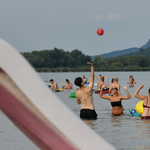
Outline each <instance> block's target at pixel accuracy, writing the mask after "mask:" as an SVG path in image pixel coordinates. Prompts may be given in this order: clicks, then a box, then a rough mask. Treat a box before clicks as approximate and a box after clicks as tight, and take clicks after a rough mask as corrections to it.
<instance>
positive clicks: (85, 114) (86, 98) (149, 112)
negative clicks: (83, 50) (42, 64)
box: [50, 62, 150, 119]
mask: <svg viewBox="0 0 150 150" xmlns="http://www.w3.org/2000/svg"><path fill="white" fill-rule="evenodd" d="M87 64H88V65H89V66H90V68H91V78H90V82H89V84H88V86H85V84H86V83H88V82H87V78H86V77H85V75H83V76H82V78H81V77H77V78H76V79H75V81H74V84H75V85H76V86H78V87H79V88H77V90H76V101H77V103H78V104H81V109H80V118H82V119H97V113H96V111H95V107H94V103H93V93H94V92H95V91H93V86H94V78H95V74H94V67H93V64H92V63H90V62H87ZM99 78H100V81H99V82H98V83H97V91H99V92H100V97H101V98H102V99H107V100H109V101H110V103H111V106H112V116H122V115H123V111H124V107H123V106H122V100H127V99H130V98H131V96H130V93H129V91H128V89H127V87H126V86H123V88H124V90H125V91H126V94H127V95H126V96H123V95H122V94H121V93H120V84H119V83H118V78H117V77H114V78H113V79H112V82H111V84H110V86H109V88H108V87H107V85H106V84H105V83H104V78H105V77H103V76H99ZM50 82H51V83H52V87H51V88H52V89H54V90H55V91H56V90H59V89H58V84H57V83H56V82H54V80H53V79H51V80H50ZM66 82H67V86H64V87H63V88H64V89H72V84H71V83H70V81H69V80H68V79H66ZM134 84H135V81H134V78H133V76H130V77H129V87H133V86H134ZM143 87H144V85H141V86H140V87H139V88H138V89H137V90H136V92H135V93H134V96H135V97H136V98H138V99H141V100H143V101H144V104H143V113H142V117H141V119H150V89H149V90H148V96H144V95H139V91H140V90H141V89H142V88H143ZM104 89H109V95H103V90H104Z"/></svg>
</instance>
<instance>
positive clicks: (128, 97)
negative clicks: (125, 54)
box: [121, 86, 131, 99]
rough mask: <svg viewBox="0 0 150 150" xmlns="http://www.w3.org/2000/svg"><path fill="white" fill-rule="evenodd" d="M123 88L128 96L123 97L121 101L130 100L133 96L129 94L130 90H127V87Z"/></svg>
mask: <svg viewBox="0 0 150 150" xmlns="http://www.w3.org/2000/svg"><path fill="white" fill-rule="evenodd" d="M123 88H124V89H125V91H126V93H127V96H123V95H121V99H130V98H131V96H130V93H129V92H128V90H127V87H126V86H123Z"/></svg>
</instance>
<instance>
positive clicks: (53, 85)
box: [50, 79, 59, 92]
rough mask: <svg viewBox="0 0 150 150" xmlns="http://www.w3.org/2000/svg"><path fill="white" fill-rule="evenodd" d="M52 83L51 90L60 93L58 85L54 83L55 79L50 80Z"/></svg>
mask: <svg viewBox="0 0 150 150" xmlns="http://www.w3.org/2000/svg"><path fill="white" fill-rule="evenodd" d="M50 83H51V84H52V87H51V89H52V90H55V92H59V89H58V84H57V83H56V82H54V80H53V79H50Z"/></svg>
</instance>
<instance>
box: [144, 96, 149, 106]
mask: <svg viewBox="0 0 150 150" xmlns="http://www.w3.org/2000/svg"><path fill="white" fill-rule="evenodd" d="M147 103H148V97H147ZM147 103H146V105H144V104H143V108H150V106H147Z"/></svg>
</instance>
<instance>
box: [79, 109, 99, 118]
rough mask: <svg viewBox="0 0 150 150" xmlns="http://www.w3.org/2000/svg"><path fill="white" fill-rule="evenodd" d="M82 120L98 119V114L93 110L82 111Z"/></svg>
mask: <svg viewBox="0 0 150 150" xmlns="http://www.w3.org/2000/svg"><path fill="white" fill-rule="evenodd" d="M80 118H82V119H97V114H96V111H95V110H91V109H81V110H80Z"/></svg>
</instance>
